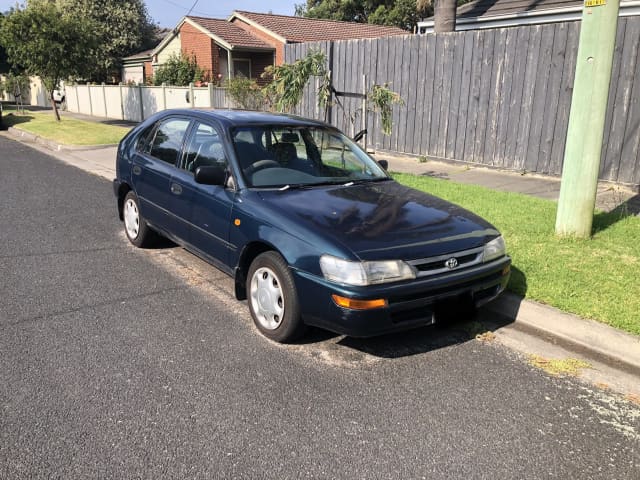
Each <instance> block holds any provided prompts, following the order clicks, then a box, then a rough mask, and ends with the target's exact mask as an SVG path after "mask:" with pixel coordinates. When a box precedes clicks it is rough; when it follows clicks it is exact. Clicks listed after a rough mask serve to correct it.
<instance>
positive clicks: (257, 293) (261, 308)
mask: <svg viewBox="0 0 640 480" xmlns="http://www.w3.org/2000/svg"><path fill="white" fill-rule="evenodd" d="M250 293H251V307H252V309H253V311H254V313H255V315H256V318H257V320H258V322H260V325H261V326H262V327H264V328H265V329H267V330H275V329H276V328H278V327H279V326H280V323H282V318H283V317H284V295H283V294H282V288H281V287H280V281H279V280H278V277H277V276H276V274H275V273H274V272H273V271H272V270H271V269H269V268H266V267H263V268H259V269H258V270H256V273H254V274H253V277H252V278H251V292H250Z"/></svg>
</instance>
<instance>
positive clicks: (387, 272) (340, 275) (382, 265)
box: [320, 255, 416, 286]
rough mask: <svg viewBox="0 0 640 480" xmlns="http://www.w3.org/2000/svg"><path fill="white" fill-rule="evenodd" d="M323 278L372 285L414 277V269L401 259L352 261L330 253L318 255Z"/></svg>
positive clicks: (358, 284)
mask: <svg viewBox="0 0 640 480" xmlns="http://www.w3.org/2000/svg"><path fill="white" fill-rule="evenodd" d="M320 269H321V270H322V274H323V275H324V278H325V279H327V280H329V281H331V282H336V283H344V284H347V285H357V286H365V285H374V284H378V283H388V282H397V281H400V280H409V279H413V278H416V274H415V271H414V270H413V268H411V266H409V264H407V263H405V262H403V261H402V260H383V261H377V262H352V261H350V260H344V259H342V258H338V257H334V256H332V255H322V256H321V257H320Z"/></svg>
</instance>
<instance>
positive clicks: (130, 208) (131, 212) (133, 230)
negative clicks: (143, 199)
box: [124, 198, 140, 238]
mask: <svg viewBox="0 0 640 480" xmlns="http://www.w3.org/2000/svg"><path fill="white" fill-rule="evenodd" d="M124 228H125V229H126V230H127V235H129V238H136V237H137V236H138V232H139V231H140V214H139V213H138V206H137V205H136V202H134V201H133V200H132V199H131V198H130V199H129V200H127V201H126V203H125V204H124Z"/></svg>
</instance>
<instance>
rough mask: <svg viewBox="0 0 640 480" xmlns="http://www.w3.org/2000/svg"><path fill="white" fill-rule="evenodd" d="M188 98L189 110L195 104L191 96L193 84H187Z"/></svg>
mask: <svg viewBox="0 0 640 480" xmlns="http://www.w3.org/2000/svg"><path fill="white" fill-rule="evenodd" d="M189 98H190V102H189V108H194V105H193V104H194V103H195V98H194V96H193V82H191V83H190V84H189Z"/></svg>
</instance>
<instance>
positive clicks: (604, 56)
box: [556, 0, 620, 238]
mask: <svg viewBox="0 0 640 480" xmlns="http://www.w3.org/2000/svg"><path fill="white" fill-rule="evenodd" d="M619 8H620V0H585V2H584V9H583V11H582V23H581V25H580V44H579V46H578V60H577V63H576V76H575V80H574V82H573V96H572V98H571V113H570V114H569V130H568V132H567V144H566V147H565V151H564V166H563V168H562V184H561V186H560V200H559V202H558V213H557V216H556V234H558V235H564V236H576V237H582V238H587V237H589V236H591V227H592V224H593V210H594V208H595V203H596V193H597V188H598V174H599V171H600V151H601V150H602V137H603V134H604V117H605V113H606V110H607V98H608V96H609V83H610V82H611V65H612V63H613V49H614V47H615V40H616V30H617V27H618V10H619Z"/></svg>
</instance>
